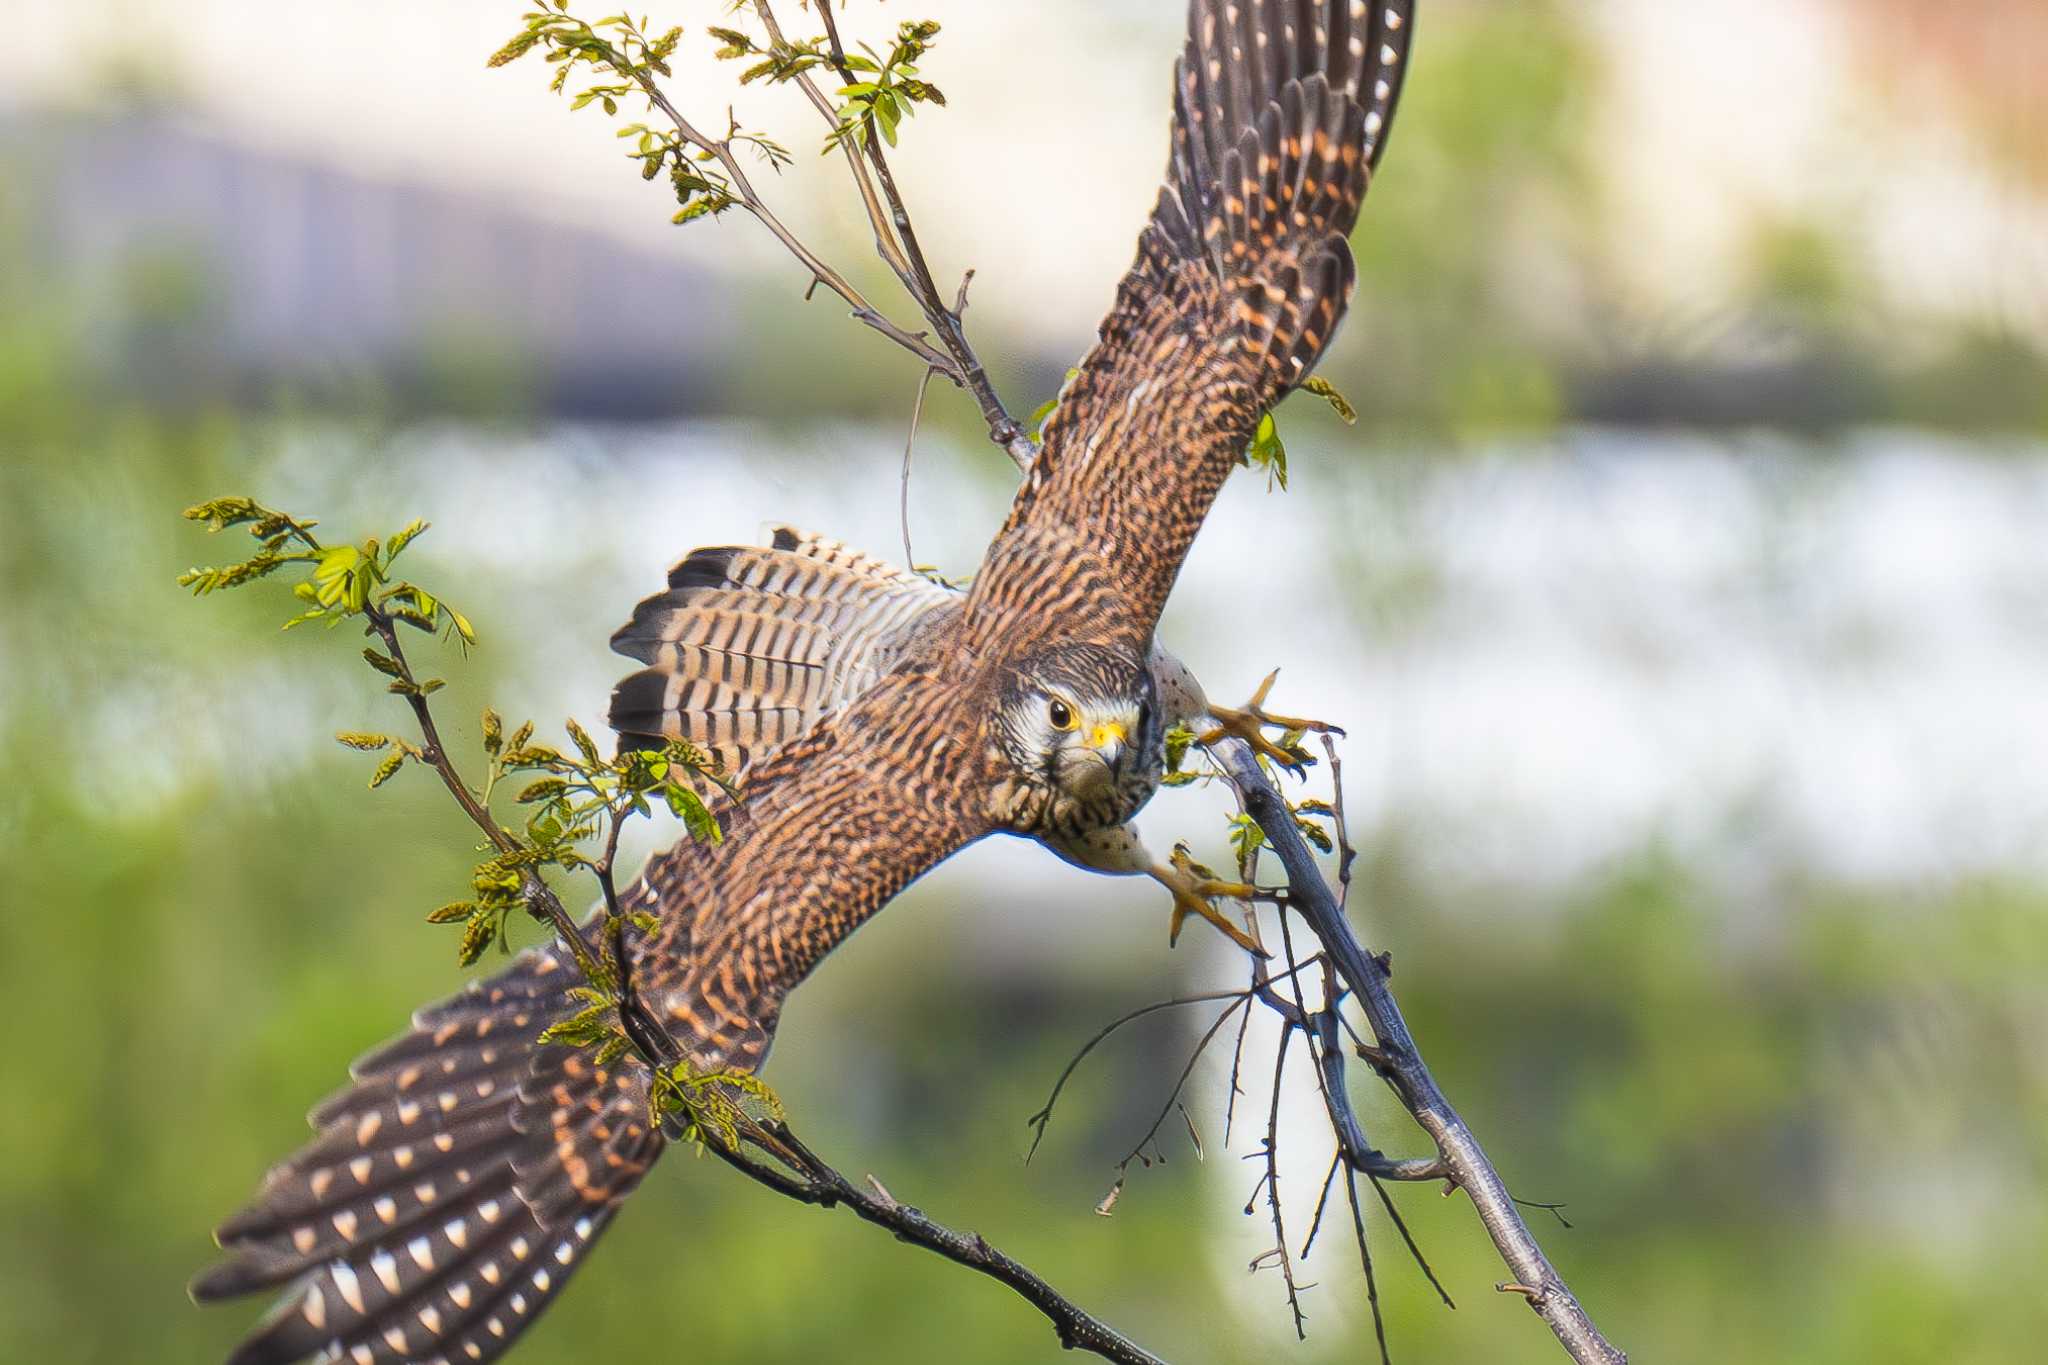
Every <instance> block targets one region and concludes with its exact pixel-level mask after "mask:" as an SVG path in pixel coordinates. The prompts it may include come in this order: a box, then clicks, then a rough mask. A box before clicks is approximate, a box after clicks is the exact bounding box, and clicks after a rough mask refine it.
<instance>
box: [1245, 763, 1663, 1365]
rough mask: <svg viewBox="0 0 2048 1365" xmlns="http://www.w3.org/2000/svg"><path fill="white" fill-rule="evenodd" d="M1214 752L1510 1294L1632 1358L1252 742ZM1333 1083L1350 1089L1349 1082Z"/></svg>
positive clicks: (1573, 1342) (1574, 1336)
mask: <svg viewBox="0 0 2048 1365" xmlns="http://www.w3.org/2000/svg"><path fill="white" fill-rule="evenodd" d="M1209 751H1210V753H1211V754H1212V755H1213V756H1214V757H1215V758H1216V760H1217V762H1219V763H1220V764H1222V766H1223V769H1224V771H1225V773H1226V774H1228V776H1229V778H1230V782H1231V785H1232V786H1234V787H1236V788H1237V793H1238V799H1239V800H1240V801H1242V802H1243V803H1244V808H1245V810H1246V811H1247V812H1248V813H1249V814H1250V815H1251V817H1252V818H1253V819H1254V820H1256V821H1257V822H1258V825H1259V828H1260V829H1261V830H1263V831H1265V835H1266V841H1267V842H1268V843H1269V844H1271V845H1272V847H1273V851H1274V853H1276V854H1277V855H1278V856H1279V858H1280V862H1281V865H1282V866H1284V867H1285V868H1286V869H1287V882H1288V889H1289V891H1290V893H1291V895H1290V899H1289V905H1290V907H1291V908H1293V909H1295V910H1297V911H1299V912H1300V913H1301V915H1302V917H1303V918H1304V919H1306V920H1307V921H1308V924H1309V928H1310V929H1311V930H1312V931H1313V932H1314V933H1315V936H1316V937H1317V939H1319V940H1320V941H1321V943H1322V945H1323V951H1324V952H1325V953H1327V954H1329V957H1330V961H1331V964H1332V967H1333V969H1334V970H1335V972H1336V973H1337V977H1338V979H1339V980H1340V981H1341V982H1342V983H1343V984H1344V987H1345V989H1346V990H1348V991H1349V992H1350V993H1351V995H1352V996H1353V998H1355V999H1356V1000H1357V1001H1358V1003H1359V1006H1360V1008H1361V1009H1362V1010H1364V1012H1365V1017H1366V1019H1367V1020H1368V1021H1369V1022H1370V1023H1371V1025H1372V1029H1373V1035H1374V1037H1375V1039H1376V1040H1377V1047H1376V1048H1374V1049H1364V1048H1360V1049H1359V1054H1360V1055H1361V1056H1362V1057H1364V1058H1365V1059H1366V1060H1367V1061H1369V1062H1370V1063H1371V1064H1372V1066H1373V1069H1374V1070H1375V1071H1377V1072H1378V1073H1379V1074H1380V1075H1381V1076H1382V1077H1384V1078H1385V1079H1386V1081H1387V1083H1388V1084H1389V1085H1391V1086H1392V1087H1393V1089H1394V1093H1395V1094H1396V1095H1398V1096H1400V1099H1401V1103H1402V1104H1403V1105H1405V1106H1406V1107H1407V1109H1408V1112H1409V1113H1410V1114H1412V1115H1414V1117H1415V1121H1416V1123H1417V1124H1419V1125H1420V1126H1421V1128H1422V1130H1423V1131H1424V1132H1425V1133H1428V1134H1429V1136H1430V1139H1431V1141H1433V1142H1435V1144H1436V1148H1437V1152H1438V1154H1439V1155H1440V1157H1441V1158H1442V1162H1443V1166H1444V1168H1445V1169H1444V1176H1445V1178H1447V1179H1448V1180H1450V1181H1451V1183H1453V1184H1455V1185H1456V1186H1457V1187H1458V1188H1459V1189H1462V1190H1463V1191H1465V1193H1466V1195H1467V1197H1469V1198H1470V1199H1471V1200H1472V1205H1473V1207H1474V1208H1475V1209H1477V1210H1478V1213H1479V1221H1480V1222H1481V1224H1483V1225H1484V1226H1485V1228H1486V1232H1487V1236H1489V1237H1490V1238H1492V1240H1493V1244H1494V1246H1495V1248H1496V1249H1498V1250H1499V1252H1500V1256H1501V1260H1502V1261H1504V1262H1505V1263H1506V1264H1507V1267H1508V1270H1509V1272H1510V1273H1511V1274H1512V1275H1513V1276H1514V1279H1513V1281H1512V1282H1511V1283H1510V1284H1509V1285H1506V1286H1503V1289H1504V1291H1506V1292H1513V1293H1519V1294H1521V1295H1523V1296H1524V1297H1525V1298H1527V1299H1528V1300H1529V1306H1530V1307H1531V1308H1533V1309H1535V1310H1536V1312H1537V1314H1538V1315H1539V1316H1540V1317H1542V1319H1543V1321H1544V1322H1545V1323H1546V1324H1548V1325H1549V1327H1550V1330H1551V1331H1552V1332H1554V1333H1555V1334H1556V1335H1557V1339H1558V1341H1559V1342H1560V1343H1562V1344H1563V1346H1564V1348H1565V1350H1566V1351H1567V1352H1569V1353H1570V1355H1571V1357H1572V1359H1573V1360H1575V1361H1578V1362H1580V1363H1581V1365H1627V1360H1628V1357H1627V1356H1626V1355H1624V1354H1623V1353H1622V1352H1621V1351H1619V1350H1617V1349H1616V1348H1615V1347H1614V1346H1612V1345H1610V1344H1609V1343H1608V1341H1607V1339H1606V1338H1605V1337H1603V1336H1601V1334H1600V1330H1599V1329H1598V1328H1597V1327H1595V1326H1594V1325H1593V1320H1592V1319H1591V1318H1590V1317H1588V1316H1587V1314H1586V1311H1585V1309H1584V1308H1583V1307H1582V1306H1580V1304H1579V1301H1578V1298H1577V1297H1576V1296H1575V1295H1574V1294H1573V1293H1572V1291H1571V1289H1570V1288H1569V1286H1567V1285H1566V1284H1565V1282H1564V1279H1563V1277H1562V1276H1560V1275H1559V1274H1558V1273H1557V1271H1556V1269H1555V1268H1554V1267H1552V1265H1551V1264H1550V1260H1549V1258H1548V1257H1547V1256H1545V1255H1544V1253H1543V1248H1542V1247H1541V1246H1540V1245H1539V1244H1538V1243H1537V1241H1536V1238H1535V1236H1534V1235H1533V1234H1532V1233H1531V1232H1530V1231H1529V1227H1528V1224H1527V1223H1525V1222H1524V1221H1523V1220H1522V1215H1521V1212H1520V1210H1518V1209H1517V1208H1516V1207H1515V1201H1514V1199H1513V1197H1512V1196H1510V1195H1509V1194H1508V1189H1507V1185H1506V1184H1505V1183H1504V1182H1503V1181H1502V1180H1501V1178H1500V1174H1499V1172H1497V1171H1495V1170H1494V1168H1493V1163H1492V1162H1491V1161H1489V1160H1488V1159H1487V1156H1486V1152H1485V1150H1484V1149H1483V1148H1482V1147H1481V1146H1480V1145H1479V1140H1478V1139H1477V1138H1476V1137H1474V1136H1473V1135H1472V1130H1471V1129H1470V1128H1468V1127H1467V1126H1466V1124H1465V1121H1464V1119H1462V1118H1460V1117H1459V1115H1458V1111H1457V1110H1456V1109H1454V1108H1452V1107H1451V1103H1450V1101H1449V1100H1447V1099H1446V1098H1444V1094H1443V1091H1442V1089H1441V1088H1439V1087H1438V1085H1437V1082H1436V1077H1435V1076H1433V1075H1432V1074H1431V1073H1430V1070H1429V1067H1428V1066H1427V1064H1425V1063H1424V1062H1423V1060H1422V1054H1421V1051H1420V1050H1419V1049H1418V1048H1417V1047H1416V1044H1415V1038H1414V1036H1413V1035H1412V1034H1411V1033H1410V1032H1409V1031H1408V1023H1407V1021H1406V1020H1405V1019H1404V1018H1403V1017H1402V1015H1401V1007H1400V1006H1399V1005H1398V1004H1397V1003H1396V1002H1395V1000H1394V993H1393V990H1392V988H1391V987H1390V985H1389V978H1390V961H1389V959H1388V958H1387V957H1385V956H1375V955H1373V954H1371V953H1368V952H1366V951H1365V950H1364V949H1363V948H1362V947H1360V946H1359V943H1358V939H1357V937H1356V936H1355V935H1354V934H1353V933H1352V931H1351V925H1350V923H1349V921H1347V920H1346V919H1345V918H1344V912H1343V908H1342V907H1341V906H1339V905H1338V903H1337V900H1336V898H1335V897H1334V896H1333V895H1331V893H1330V888H1329V885H1328V884H1327V883H1326V882H1325V881H1324V880H1323V876H1322V872H1321V869H1320V868H1319V867H1318V866H1317V865H1316V860H1315V855H1314V854H1313V853H1312V852H1311V851H1310V850H1309V847H1308V844H1307V842H1306V841H1305V840H1303V838H1302V837H1301V832H1300V830H1298V829H1297V828H1296V827H1295V823H1294V815H1293V812H1292V811H1290V810H1289V809H1288V808H1287V803H1286V801H1285V800H1284V799H1283V798H1282V797H1281V795H1280V793H1279V791H1278V790H1276V789H1275V788H1274V786H1273V783H1272V781H1271V780H1270V779H1269V778H1268V777H1267V776H1266V774H1265V772H1264V770H1262V769H1261V768H1260V767H1259V764H1258V760H1257V759H1256V758H1255V757H1254V756H1253V754H1252V750H1251V747H1250V746H1249V745H1248V744H1246V743H1245V742H1244V741H1243V740H1241V739H1238V738H1237V737H1236V736H1227V737H1225V738H1223V739H1220V740H1218V741H1216V742H1215V743H1214V744H1212V745H1211V746H1210V749H1209ZM1339 1079H1340V1080H1341V1077H1339ZM1331 1089H1332V1090H1333V1091H1336V1092H1341V1090H1342V1087H1341V1086H1337V1087H1332V1088H1331Z"/></svg>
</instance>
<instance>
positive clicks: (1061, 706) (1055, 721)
mask: <svg viewBox="0 0 2048 1365" xmlns="http://www.w3.org/2000/svg"><path fill="white" fill-rule="evenodd" d="M1046 712H1047V714H1048V715H1050V716H1051V717H1052V728H1053V729H1055V730H1071V729H1073V728H1074V709H1073V708H1072V707H1070V706H1068V705H1067V704H1066V703H1065V702H1063V701H1061V700H1060V699H1059V698H1058V697H1054V698H1053V699H1052V704H1051V705H1050V706H1048V707H1047V708H1046Z"/></svg>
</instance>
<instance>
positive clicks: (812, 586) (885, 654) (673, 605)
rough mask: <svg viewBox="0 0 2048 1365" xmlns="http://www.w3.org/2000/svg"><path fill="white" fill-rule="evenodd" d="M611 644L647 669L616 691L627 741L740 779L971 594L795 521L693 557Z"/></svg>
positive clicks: (614, 713)
mask: <svg viewBox="0 0 2048 1365" xmlns="http://www.w3.org/2000/svg"><path fill="white" fill-rule="evenodd" d="M668 582H669V587H668V591H667V592H664V593H660V594H657V595H656V596H654V597H650V598H648V599H647V600H646V601H644V602H642V603H641V604H640V605H639V606H638V607H636V608H634V611H633V619H632V620H631V621H629V622H627V623H626V624H625V625H623V626H621V627H620V628H619V630H618V632H617V633H616V634H614V635H613V636H612V648H613V649H615V650H617V651H618V652H619V653H621V654H624V655H626V656H628V657H630V658H635V659H638V660H640V661H641V662H642V663H644V664H647V665H648V667H647V668H644V669H642V670H641V671H640V672H638V673H635V674H632V675H631V676H630V677H628V678H626V679H625V681H623V682H621V683H620V684H619V685H618V686H617V687H616V688H614V689H613V690H612V707H611V725H612V728H613V729H614V730H617V731H618V732H619V739H620V742H621V743H622V744H625V745H629V746H630V745H659V744H661V743H662V742H663V741H664V740H668V739H687V740H689V741H690V742H691V743H693V744H695V745H697V746H698V747H700V748H703V749H705V750H707V751H709V752H710V753H712V754H713V755H714V756H716V757H717V758H718V760H719V762H720V763H721V765H722V766H723V767H724V768H725V770H726V771H727V772H728V773H739V772H741V771H743V770H744V769H745V768H746V766H747V765H748V764H749V763H751V762H753V761H755V760H757V759H759V758H761V757H764V756H765V755H766V754H767V753H768V752H769V751H771V750H773V749H776V748H778V747H780V746H781V745H783V744H786V743H788V742H789V741H790V740H792V739H795V738H796V737H797V736H798V735H801V734H803V733H804V732H805V731H807V730H809V729H810V728H811V727H812V726H813V725H815V724H817V722H818V719H819V718H820V717H821V716H823V715H825V714H827V713H828V712H831V711H834V710H836V709H838V708H839V707H841V706H843V705H845V704H846V703H847V702H850V701H852V700H853V699H854V698H855V697H857V696H859V695H860V694H861V693H862V692H865V691H866V690H867V689H868V688H869V687H870V686H872V685H873V684H874V682H875V680H876V679H877V678H879V677H881V676H882V674H884V673H886V672H888V671H889V669H890V668H891V667H892V666H893V665H894V664H895V661H896V660H897V658H899V657H900V656H901V654H902V652H903V649H904V646H905V645H906V644H908V643H910V642H911V641H912V640H914V639H916V638H917V636H918V632H919V631H920V630H923V629H927V628H929V627H930V625H931V624H933V623H934V621H935V620H936V617H935V615H934V614H935V613H942V612H943V611H944V610H945V609H946V608H947V607H949V606H951V605H954V604H957V603H958V602H959V600H960V594H958V593H956V592H954V591H953V590H952V589H950V588H947V587H944V586H942V585H940V584H937V583H934V582H932V581H931V580H930V579H927V578H922V577H920V576H918V575H917V574H914V573H911V572H909V571H908V570H905V569H899V568H896V567H895V566H893V565H890V564H887V563H884V562H883V561H881V560H879V559H876V558H874V557H872V556H870V555H865V554H862V553H861V552H860V551H858V550H855V549H851V548H849V547H847V546H845V545H842V544H840V543H839V542H838V541H836V540H828V539H826V538H825V537H823V536H817V535H812V534H810V533H808V532H804V531H798V530H795V529H793V528H791V527H788V526H777V527H775V528H774V529H773V533H772V535H771V537H770V543H769V544H768V545H767V546H765V547H756V546H737V545H726V546H717V547H714V548H710V549H702V550H694V551H692V552H691V553H690V554H689V556H688V557H686V558H685V559H684V560H683V561H682V562H681V563H680V564H678V565H676V566H675V568H673V569H671V570H670V571H669V578H668Z"/></svg>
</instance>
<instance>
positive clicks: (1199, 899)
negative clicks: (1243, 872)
mask: <svg viewBox="0 0 2048 1365" xmlns="http://www.w3.org/2000/svg"><path fill="white" fill-rule="evenodd" d="M1151 875H1152V878H1153V879H1154V880H1155V881H1157V882H1158V883H1159V884H1160V885H1162V886H1164V887H1165V888H1166V889H1167V890H1168V891H1170V892H1171V893H1173V922H1172V924H1171V925H1170V926H1169V927H1168V928H1167V931H1166V942H1167V945H1168V946H1169V947H1171V946H1172V945H1173V944H1175V943H1177V942H1179V940H1180V927H1181V925H1182V924H1183V923H1185V922H1186V920H1187V917H1188V916H1189V915H1199V916H1201V917H1202V918H1203V919H1205V920H1207V921H1209V923H1211V924H1213V925H1215V926H1216V927H1217V928H1218V929H1220V930H1222V931H1223V934H1224V936H1225V937H1226V938H1228V939H1229V940H1230V941H1231V942H1232V943H1235V944H1236V945H1237V946H1238V947H1240V948H1242V949H1244V950H1245V951H1246V952H1248V953H1250V954H1251V955H1252V956H1254V957H1261V958H1265V957H1271V956H1272V954H1271V953H1269V952H1267V951H1266V950H1265V948H1264V947H1262V946H1261V945H1260V943H1259V941H1258V939H1256V938H1254V937H1253V936H1252V935H1251V934H1249V933H1246V932H1245V931H1244V930H1243V929H1241V928H1239V927H1238V926H1237V925H1235V924H1233V923H1231V921H1230V917H1229V916H1228V915H1225V914H1224V913H1223V912H1222V911H1221V910H1218V909H1217V908H1216V906H1215V905H1214V904H1213V898H1214V897H1217V896H1225V897H1228V898H1230V899H1231V900H1239V901H1255V900H1274V899H1277V897H1278V893H1277V892H1274V891H1269V890H1264V889H1261V888H1259V887H1256V886H1248V885H1246V884H1245V883H1243V882H1226V881H1220V880H1218V879H1217V878H1216V876H1215V875H1214V874H1213V873H1211V872H1210V871H1209V869H1208V868H1206V867H1203V866H1202V865H1201V864H1200V863H1198V862H1195V861H1194V860H1193V859H1191V858H1190V857H1188V851H1187V849H1186V848H1184V847H1182V848H1176V849H1174V851H1173V861H1172V862H1171V863H1170V864H1165V865H1160V864H1154V865H1153V867H1152V869H1151Z"/></svg>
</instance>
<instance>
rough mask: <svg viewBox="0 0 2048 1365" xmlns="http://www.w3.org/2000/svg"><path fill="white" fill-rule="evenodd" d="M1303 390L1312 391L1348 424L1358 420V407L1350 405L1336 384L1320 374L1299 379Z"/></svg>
mask: <svg viewBox="0 0 2048 1365" xmlns="http://www.w3.org/2000/svg"><path fill="white" fill-rule="evenodd" d="M1301 387H1302V389H1303V391H1304V392H1307V393H1312V394H1314V395H1315V396H1316V397H1318V398H1320V399H1322V400H1323V401H1324V402H1326V403H1328V404H1329V405H1330V406H1331V407H1332V408H1334V409H1336V412H1337V415H1338V416H1339V417H1341V418H1343V419H1344V422H1345V425H1347V426H1349V425H1351V424H1352V423H1354V422H1356V421H1357V420H1358V409H1357V408H1354V407H1352V406H1351V402H1350V400H1349V399H1347V398H1345V396H1344V395H1343V394H1341V393H1339V392H1337V386H1336V385H1335V384H1332V383H1331V382H1330V381H1329V380H1327V379H1325V378H1323V377H1322V376H1321V375H1311V376H1309V377H1308V378H1307V379H1304V380H1302V381H1301Z"/></svg>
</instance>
